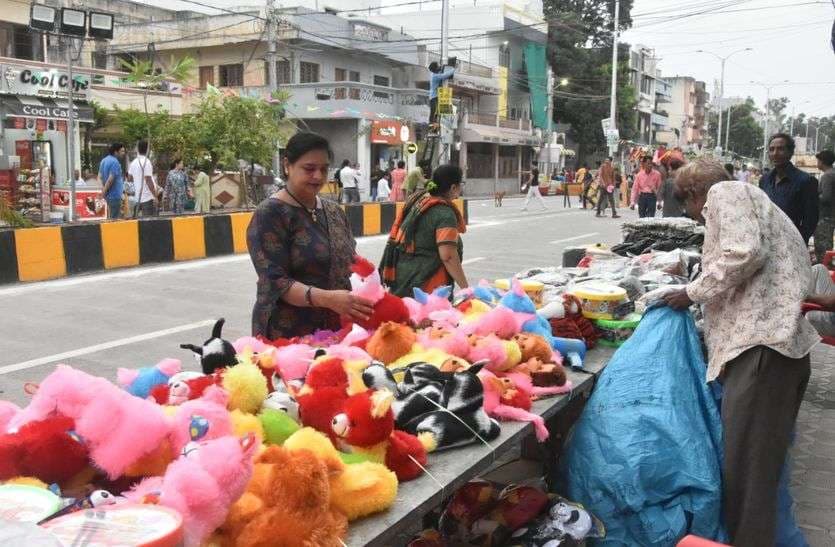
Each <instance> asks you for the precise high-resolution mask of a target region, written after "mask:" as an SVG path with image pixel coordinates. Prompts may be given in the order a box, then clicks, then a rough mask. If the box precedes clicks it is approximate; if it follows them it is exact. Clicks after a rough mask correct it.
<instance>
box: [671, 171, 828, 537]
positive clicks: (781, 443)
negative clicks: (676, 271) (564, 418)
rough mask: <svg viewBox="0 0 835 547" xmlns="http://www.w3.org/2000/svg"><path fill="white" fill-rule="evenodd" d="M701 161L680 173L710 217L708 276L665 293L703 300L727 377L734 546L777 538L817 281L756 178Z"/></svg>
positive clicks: (689, 195)
mask: <svg viewBox="0 0 835 547" xmlns="http://www.w3.org/2000/svg"><path fill="white" fill-rule="evenodd" d="M729 178H730V175H729V174H728V173H726V172H725V169H724V168H723V167H722V165H721V164H720V163H719V162H716V161H713V160H709V159H697V160H695V161H693V162H691V163H689V164H687V165H686V166H684V167H682V168H681V169H680V170H679V172H678V175H677V177H676V198H677V199H679V201H680V202H682V203H683V204H684V206H685V208H686V210H687V213H688V214H689V215H690V217H691V218H693V219H696V220H698V221H699V222H701V223H703V224H704V225H705V242H704V247H703V254H702V274H701V276H700V277H698V278H697V279H696V280H695V281H692V282H691V283H690V284H689V285H687V287H686V288H684V289H679V290H675V291H673V292H671V293H670V294H668V295H666V296H665V297H664V299H665V300H666V302H667V304H669V305H670V306H671V307H674V308H686V307H688V306H690V305H691V304H692V303H694V302H695V303H698V304H702V305H703V308H704V315H705V324H704V325H705V326H704V331H705V342H706V343H707V349H708V369H707V380H708V381H712V380H717V379H718V380H719V381H720V382H721V384H722V391H723V395H722V444H723V454H724V462H723V469H722V481H723V485H722V492H723V500H722V512H723V516H724V521H725V526H726V527H727V529H728V533H729V534H730V536H731V542H730V543H731V544H732V545H738V546H740V547H743V546H745V547H747V546H752V547H753V546H760V545H762V546H766V545H774V539H775V534H776V525H775V523H776V522H777V520H778V519H777V487H778V481H779V478H780V472H781V468H782V467H783V463H784V462H785V461H786V454H787V452H788V449H789V445H790V444H791V435H792V431H793V430H794V424H795V420H796V418H797V412H798V410H799V409H800V403H801V401H802V400H803V394H804V393H805V391H806V385H807V383H808V382H809V375H810V372H811V369H810V364H809V352H810V350H811V349H812V347H813V346H814V345H815V344H817V343H818V341H819V340H820V338H819V337H818V335H817V333H815V330H814V328H812V325H811V324H809V322H808V321H807V320H806V318H804V317H803V316H802V314H801V312H800V306H801V303H802V302H803V300H804V299H805V298H806V297H807V296H808V294H809V289H810V285H811V283H812V268H811V264H810V260H809V251H808V249H807V247H806V242H805V241H803V239H802V238H801V236H800V232H798V231H797V230H796V229H792V228H793V227H794V224H793V223H792V221H791V220H790V219H789V217H788V216H786V214H785V213H783V211H782V210H780V208H779V207H777V206H776V205H775V204H774V203H772V201H771V200H770V199H769V197H768V195H767V194H766V193H765V192H763V191H762V190H760V189H759V188H757V187H756V186H754V185H753V184H739V183H738V182H731V181H729Z"/></svg>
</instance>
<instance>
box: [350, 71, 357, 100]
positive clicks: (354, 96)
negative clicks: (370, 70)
mask: <svg viewBox="0 0 835 547" xmlns="http://www.w3.org/2000/svg"><path fill="white" fill-rule="evenodd" d="M348 79H349V80H351V81H352V82H359V81H360V73H359V71H357V70H351V71H349V72H348ZM349 93H350V96H351V98H352V99H353V100H355V101H358V100H359V99H360V90H359V88H358V87H352V88H351V90H350V91H349Z"/></svg>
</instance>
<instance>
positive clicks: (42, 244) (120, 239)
mask: <svg viewBox="0 0 835 547" xmlns="http://www.w3.org/2000/svg"><path fill="white" fill-rule="evenodd" d="M456 205H457V206H458V208H459V209H460V210H461V212H462V214H463V215H464V219H465V220H467V219H468V207H467V201H466V200H462V199H459V200H456ZM402 207H403V203H402V202H401V203H391V202H381V203H362V204H358V205H344V206H343V208H344V209H345V213H346V215H347V216H348V222H349V224H350V226H351V231H352V232H353V234H354V235H355V236H370V235H379V234H386V233H388V232H389V231H390V230H391V226H392V224H393V223H394V218H395V215H396V214H397V212H398V211H399V210H400V209H402ZM251 218H252V211H246V212H239V213H219V214H209V215H189V216H178V217H159V218H147V219H141V220H117V221H110V222H89V223H82V224H66V225H63V226H44V227H39V228H21V229H16V230H0V284H2V283H14V282H17V281H43V280H45V279H55V278H58V277H65V276H68V275H76V274H81V273H89V272H96V271H100V270H112V269H116V268H129V267H132V266H141V265H145V264H159V263H165V262H178V261H182V260H193V259H197V258H206V257H212V256H221V255H228V254H236V253H245V252H247V248H246V229H247V226H248V225H249V221H250V219H251Z"/></svg>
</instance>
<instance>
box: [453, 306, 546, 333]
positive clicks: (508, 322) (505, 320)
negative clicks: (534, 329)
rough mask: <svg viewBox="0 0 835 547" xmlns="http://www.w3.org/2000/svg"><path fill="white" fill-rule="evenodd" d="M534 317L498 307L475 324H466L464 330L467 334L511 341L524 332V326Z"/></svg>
mask: <svg viewBox="0 0 835 547" xmlns="http://www.w3.org/2000/svg"><path fill="white" fill-rule="evenodd" d="M533 317H534V316H533V314H523V313H516V312H514V311H513V310H511V309H510V308H506V307H504V306H496V307H495V308H493V309H492V310H490V311H488V312H487V313H485V314H484V315H482V316H481V317H479V318H478V319H477V320H476V321H475V322H472V323H465V324H464V325H463V328H464V331H465V332H467V334H477V335H479V336H487V335H488V334H495V335H496V336H498V337H499V338H502V339H503V340H509V339H510V338H512V337H513V336H514V335H516V334H519V333H520V332H522V325H524V324H525V322H527V321H528V320H530V319H532V318H533Z"/></svg>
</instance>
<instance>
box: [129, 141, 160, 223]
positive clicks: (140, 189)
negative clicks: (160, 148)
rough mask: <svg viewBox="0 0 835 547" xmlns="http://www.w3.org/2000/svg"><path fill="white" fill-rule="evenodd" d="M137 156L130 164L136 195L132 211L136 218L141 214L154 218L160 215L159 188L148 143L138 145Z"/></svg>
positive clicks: (130, 173) (130, 175)
mask: <svg viewBox="0 0 835 547" xmlns="http://www.w3.org/2000/svg"><path fill="white" fill-rule="evenodd" d="M136 152H137V156H136V157H135V158H134V159H133V161H132V162H130V166H129V167H128V177H130V180H132V181H133V188H134V195H133V196H132V199H131V197H129V198H128V199H129V200H132V203H131V204H130V206H131V211H133V214H134V216H135V217H138V216H139V213H141V214H142V216H144V217H154V216H157V215H158V214H159V207H158V200H157V195H158V194H159V188H157V183H156V181H155V180H154V167H153V165H152V164H151V160H149V159H148V141H139V142H138V143H136Z"/></svg>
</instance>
